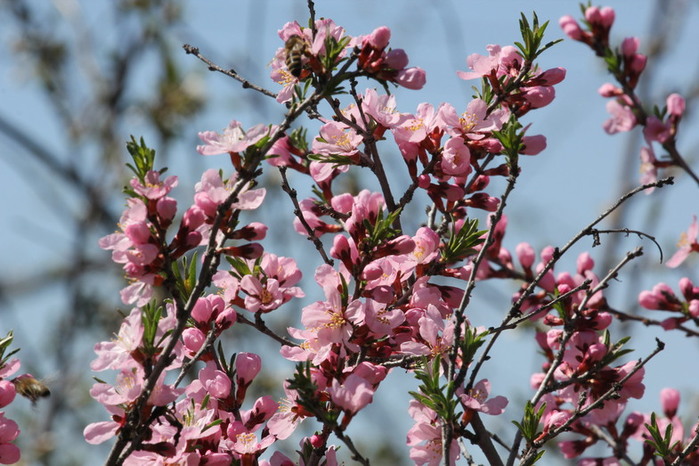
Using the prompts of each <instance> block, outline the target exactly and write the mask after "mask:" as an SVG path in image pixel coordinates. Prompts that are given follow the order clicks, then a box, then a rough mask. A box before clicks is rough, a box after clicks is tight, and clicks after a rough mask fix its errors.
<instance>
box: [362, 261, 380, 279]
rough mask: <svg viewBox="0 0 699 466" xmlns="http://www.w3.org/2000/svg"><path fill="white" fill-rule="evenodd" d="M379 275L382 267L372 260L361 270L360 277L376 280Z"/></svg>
mask: <svg viewBox="0 0 699 466" xmlns="http://www.w3.org/2000/svg"><path fill="white" fill-rule="evenodd" d="M381 275H383V269H382V268H381V266H379V265H376V263H374V262H372V263H371V264H369V265H367V266H366V267H364V270H363V271H362V279H364V280H368V281H371V280H376V279H377V278H379V277H380V276H381Z"/></svg>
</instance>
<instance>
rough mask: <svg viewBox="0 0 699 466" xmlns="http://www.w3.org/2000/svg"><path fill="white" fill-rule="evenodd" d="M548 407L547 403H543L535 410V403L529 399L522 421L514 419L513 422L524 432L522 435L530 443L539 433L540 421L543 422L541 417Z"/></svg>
mask: <svg viewBox="0 0 699 466" xmlns="http://www.w3.org/2000/svg"><path fill="white" fill-rule="evenodd" d="M545 409H546V403H542V404H541V406H540V407H539V409H538V410H536V411H535V410H534V405H533V404H532V402H531V401H527V404H526V406H525V407H524V416H523V418H522V422H521V423H519V422H517V421H512V423H513V424H514V425H515V426H517V428H518V429H519V430H520V432H522V436H523V437H524V438H525V439H526V440H527V442H528V443H530V444H531V443H532V442H533V441H534V439H535V438H536V437H537V435H538V430H539V423H540V422H541V417H542V416H543V415H544V410H545Z"/></svg>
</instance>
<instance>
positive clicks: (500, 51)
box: [456, 44, 522, 81]
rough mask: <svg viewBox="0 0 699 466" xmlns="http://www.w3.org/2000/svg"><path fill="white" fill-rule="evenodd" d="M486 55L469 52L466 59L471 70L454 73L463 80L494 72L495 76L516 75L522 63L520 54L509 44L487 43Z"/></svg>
mask: <svg viewBox="0 0 699 466" xmlns="http://www.w3.org/2000/svg"><path fill="white" fill-rule="evenodd" d="M486 50H488V56H484V55H479V54H477V53H474V54H471V55H469V56H468V58H467V59H466V63H467V64H468V67H469V68H471V70H473V71H458V72H457V73H456V74H457V76H458V77H459V78H461V79H464V80H467V81H468V80H470V79H477V78H481V77H484V76H488V75H490V74H491V73H495V75H496V77H501V76H516V75H517V73H518V70H519V69H520V68H521V65H522V56H521V55H520V54H519V52H518V51H517V49H516V48H515V47H513V46H511V45H506V46H505V47H500V46H499V45H493V44H491V45H488V46H486Z"/></svg>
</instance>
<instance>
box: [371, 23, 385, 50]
mask: <svg viewBox="0 0 699 466" xmlns="http://www.w3.org/2000/svg"><path fill="white" fill-rule="evenodd" d="M390 39H391V30H390V29H389V28H387V27H386V26H381V27H378V28H376V29H374V31H373V32H372V33H371V34H369V36H368V37H367V42H368V43H369V44H370V45H371V46H372V47H374V48H376V49H385V48H386V46H387V45H388V41H389V40H390Z"/></svg>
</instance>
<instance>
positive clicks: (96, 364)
mask: <svg viewBox="0 0 699 466" xmlns="http://www.w3.org/2000/svg"><path fill="white" fill-rule="evenodd" d="M143 331H144V330H143V322H142V320H141V310H140V309H138V308H134V309H132V310H131V313H130V314H129V315H128V316H127V317H126V319H124V321H123V322H122V323H121V327H119V333H118V334H117V335H116V339H115V340H112V341H103V342H100V343H97V344H96V345H95V348H94V349H95V353H97V359H95V360H94V361H92V362H91V363H90V368H91V369H92V370H93V371H98V372H99V371H103V370H106V369H116V370H120V369H124V368H127V367H135V366H136V365H137V364H138V363H137V361H136V360H134V359H133V356H132V353H133V352H134V351H136V350H137V349H138V347H139V346H140V345H141V340H142V339H143Z"/></svg>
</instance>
